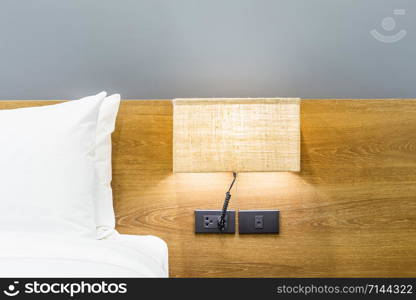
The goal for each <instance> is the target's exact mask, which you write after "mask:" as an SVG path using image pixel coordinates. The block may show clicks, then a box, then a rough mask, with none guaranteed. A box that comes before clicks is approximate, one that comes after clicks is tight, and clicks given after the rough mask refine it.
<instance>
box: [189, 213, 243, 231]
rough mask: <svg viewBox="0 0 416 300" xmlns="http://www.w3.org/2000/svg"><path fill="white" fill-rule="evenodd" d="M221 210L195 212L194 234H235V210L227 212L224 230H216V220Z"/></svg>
mask: <svg viewBox="0 0 416 300" xmlns="http://www.w3.org/2000/svg"><path fill="white" fill-rule="evenodd" d="M220 216H221V210H196V211H195V232H196V233H235V210H228V211H227V214H226V216H225V227H224V230H219V229H218V218H219V217H220Z"/></svg>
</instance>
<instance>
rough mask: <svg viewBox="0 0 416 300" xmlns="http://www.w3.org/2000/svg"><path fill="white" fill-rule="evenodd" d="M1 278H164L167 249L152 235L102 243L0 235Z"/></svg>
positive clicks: (27, 234) (121, 236) (163, 243)
mask: <svg viewBox="0 0 416 300" xmlns="http://www.w3.org/2000/svg"><path fill="white" fill-rule="evenodd" d="M0 241H1V242H0V245H1V246H0V277H13V278H19V277H107V278H108V277H167V276H168V249H167V246H166V243H165V242H164V241H162V240H161V239H159V238H157V237H154V236H134V235H122V234H115V235H113V236H111V237H109V238H108V239H105V240H90V239H68V238H62V237H60V236H56V235H42V234H33V233H30V234H29V233H22V232H0Z"/></svg>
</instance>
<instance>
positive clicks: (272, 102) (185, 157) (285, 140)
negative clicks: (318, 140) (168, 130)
mask: <svg viewBox="0 0 416 300" xmlns="http://www.w3.org/2000/svg"><path fill="white" fill-rule="evenodd" d="M226 171H231V172H280V171H293V172H297V171H300V99H298V98H206V99H204V98H201V99H196V98H192V99H174V100H173V172H176V173H183V172H187V173H188V172H189V173H193V172H226Z"/></svg>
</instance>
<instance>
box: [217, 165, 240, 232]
mask: <svg viewBox="0 0 416 300" xmlns="http://www.w3.org/2000/svg"><path fill="white" fill-rule="evenodd" d="M233 177H234V179H233V182H231V185H230V188H229V189H228V191H227V192H226V193H225V199H224V205H223V206H222V212H221V216H219V217H218V229H219V230H221V231H224V229H225V215H226V214H227V208H228V203H229V202H230V199H231V193H230V191H231V189H232V188H233V185H234V182H235V180H236V179H237V173H236V172H233Z"/></svg>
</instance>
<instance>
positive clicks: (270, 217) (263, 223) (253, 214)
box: [238, 210, 280, 233]
mask: <svg viewBox="0 0 416 300" xmlns="http://www.w3.org/2000/svg"><path fill="white" fill-rule="evenodd" d="M279 215H280V213H279V211H278V210H240V211H239V212H238V230H239V232H240V233H279Z"/></svg>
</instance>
